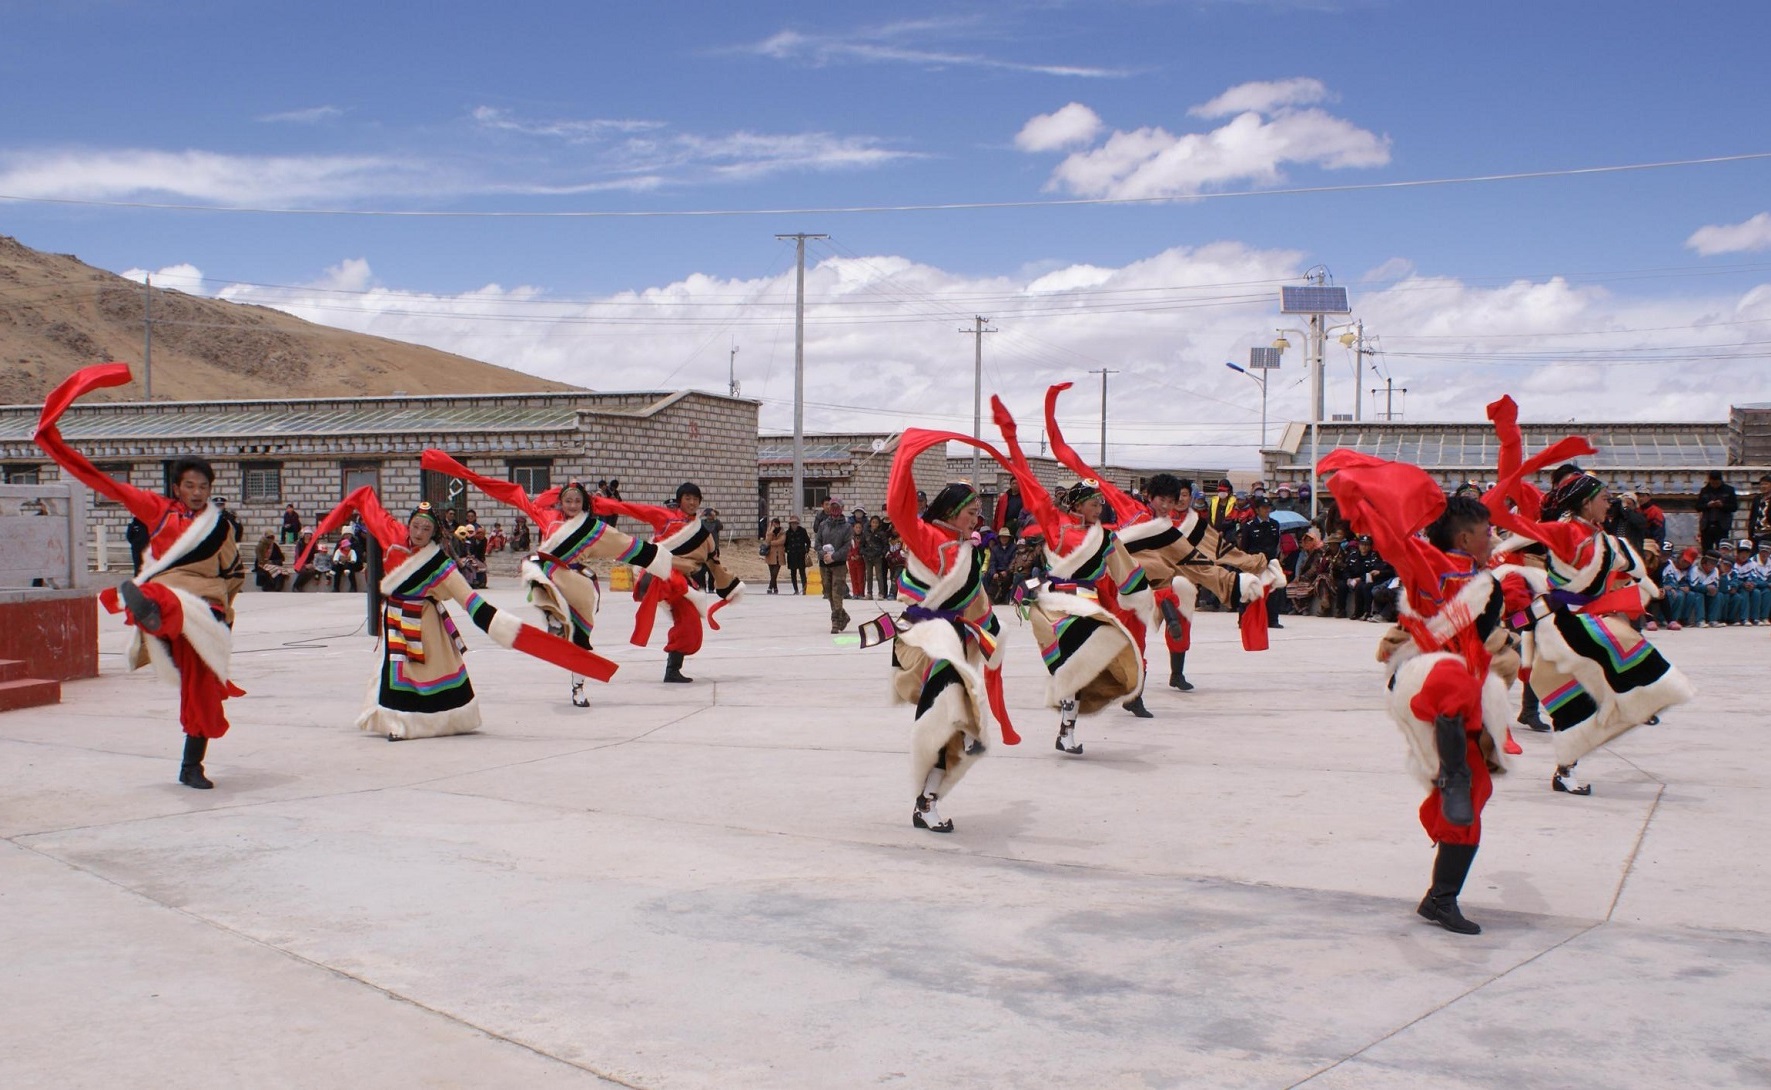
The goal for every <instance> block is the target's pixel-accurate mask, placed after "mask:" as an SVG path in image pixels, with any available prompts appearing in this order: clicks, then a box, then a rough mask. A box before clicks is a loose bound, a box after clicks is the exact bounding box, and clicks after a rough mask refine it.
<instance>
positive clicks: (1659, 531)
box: [1636, 488, 1666, 541]
mask: <svg viewBox="0 0 1771 1090" xmlns="http://www.w3.org/2000/svg"><path fill="white" fill-rule="evenodd" d="M1636 503H1637V506H1638V509H1639V510H1640V511H1641V512H1642V517H1643V518H1645V519H1647V520H1648V536H1649V537H1650V538H1652V539H1654V540H1655V541H1665V540H1666V512H1665V511H1662V510H1661V509H1660V504H1658V503H1655V502H1654V497H1653V495H1651V494H1650V493H1647V492H1644V491H1642V490H1641V489H1640V488H1638V489H1636Z"/></svg>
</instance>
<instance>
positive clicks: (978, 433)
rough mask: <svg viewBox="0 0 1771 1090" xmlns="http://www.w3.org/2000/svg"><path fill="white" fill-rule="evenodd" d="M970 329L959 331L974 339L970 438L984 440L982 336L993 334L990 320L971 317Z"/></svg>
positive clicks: (975, 461) (976, 453)
mask: <svg viewBox="0 0 1771 1090" xmlns="http://www.w3.org/2000/svg"><path fill="white" fill-rule="evenodd" d="M972 323H973V325H972V328H971V329H961V330H960V332H961V333H970V334H971V335H972V336H973V337H974V338H975V339H976V342H977V343H976V346H975V347H974V348H973V350H972V438H973V439H982V438H984V334H986V333H995V332H996V330H994V329H985V328H984V327H985V326H986V325H988V324H989V323H990V319H988V318H981V317H975V316H974V317H973V318H972ZM982 453H983V452H982V451H980V450H979V449H978V448H977V447H973V448H972V487H973V488H976V487H978V472H979V468H980V464H981V463H980V456H981V455H982Z"/></svg>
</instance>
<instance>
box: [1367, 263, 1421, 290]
mask: <svg viewBox="0 0 1771 1090" xmlns="http://www.w3.org/2000/svg"><path fill="white" fill-rule="evenodd" d="M1413 275H1414V262H1412V261H1410V260H1408V259H1407V258H1406V257H1392V258H1390V260H1388V261H1386V262H1384V263H1383V264H1382V265H1379V266H1377V267H1376V268H1374V269H1367V270H1366V271H1365V274H1364V275H1363V276H1361V277H1360V278H1359V282H1360V283H1361V284H1371V283H1375V282H1379V281H1384V280H1401V279H1402V278H1404V277H1408V276H1413Z"/></svg>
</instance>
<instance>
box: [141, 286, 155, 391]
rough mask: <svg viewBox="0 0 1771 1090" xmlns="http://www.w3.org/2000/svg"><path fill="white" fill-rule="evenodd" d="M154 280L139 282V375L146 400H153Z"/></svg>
mask: <svg viewBox="0 0 1771 1090" xmlns="http://www.w3.org/2000/svg"><path fill="white" fill-rule="evenodd" d="M153 311H154V278H153V277H151V276H144V277H142V281H141V375H142V384H143V386H145V387H146V389H147V395H148V396H147V400H148V401H152V400H154V314H153Z"/></svg>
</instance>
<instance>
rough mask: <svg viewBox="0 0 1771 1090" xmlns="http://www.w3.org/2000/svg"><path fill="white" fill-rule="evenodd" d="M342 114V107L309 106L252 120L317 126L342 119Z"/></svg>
mask: <svg viewBox="0 0 1771 1090" xmlns="http://www.w3.org/2000/svg"><path fill="white" fill-rule="evenodd" d="M344 113H345V111H344V107H342V106H309V107H307V108H306V109H302V110H284V111H282V112H281V113H274V114H261V115H259V116H258V117H256V118H254V119H253V120H255V121H265V122H270V123H282V124H288V125H318V124H320V123H321V122H324V121H332V120H335V119H337V118H340V117H343V116H344Z"/></svg>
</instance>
